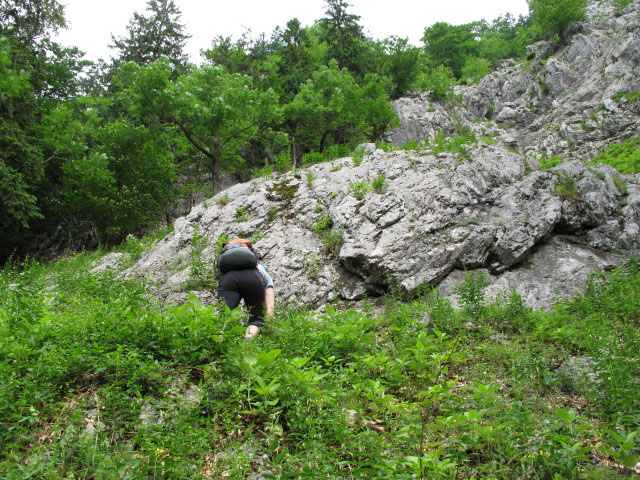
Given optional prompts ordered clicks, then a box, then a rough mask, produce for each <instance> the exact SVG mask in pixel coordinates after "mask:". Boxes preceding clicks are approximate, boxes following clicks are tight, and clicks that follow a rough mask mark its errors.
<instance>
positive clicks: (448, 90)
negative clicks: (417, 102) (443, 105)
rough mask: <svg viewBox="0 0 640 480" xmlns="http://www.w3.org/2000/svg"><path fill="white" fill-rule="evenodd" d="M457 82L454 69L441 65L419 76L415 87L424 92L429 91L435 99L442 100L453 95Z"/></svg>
mask: <svg viewBox="0 0 640 480" xmlns="http://www.w3.org/2000/svg"><path fill="white" fill-rule="evenodd" d="M455 84H456V78H455V75H454V74H453V71H452V70H451V69H450V68H449V67H445V66H443V65H439V66H437V67H436V68H433V69H431V70H430V71H429V72H427V73H423V74H421V75H420V76H418V79H417V80H416V84H415V88H416V89H417V90H419V91H422V92H429V95H430V97H431V98H432V99H433V100H436V101H442V100H447V99H450V98H451V97H452V96H453V87H454V85H455Z"/></svg>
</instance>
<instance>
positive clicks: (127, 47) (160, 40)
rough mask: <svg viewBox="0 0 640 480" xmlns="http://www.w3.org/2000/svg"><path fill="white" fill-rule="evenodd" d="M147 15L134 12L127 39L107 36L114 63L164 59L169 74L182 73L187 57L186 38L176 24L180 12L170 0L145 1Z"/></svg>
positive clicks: (145, 63)
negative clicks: (111, 43)
mask: <svg viewBox="0 0 640 480" xmlns="http://www.w3.org/2000/svg"><path fill="white" fill-rule="evenodd" d="M147 11H148V12H149V15H148V16H146V17H145V16H143V15H141V14H139V13H137V12H136V13H134V14H133V18H132V19H131V20H130V21H129V26H128V27H127V30H128V36H127V37H122V38H116V37H115V36H113V35H112V36H111V40H112V41H113V45H112V46H111V47H112V48H115V49H117V50H118V51H119V55H118V58H117V60H116V64H120V63H123V62H135V63H137V64H139V65H148V64H149V63H151V62H153V61H155V60H158V59H160V58H161V57H167V58H168V59H169V63H170V65H171V68H172V70H173V71H178V70H183V69H184V67H185V65H186V63H187V60H188V57H187V55H186V54H185V53H184V44H185V42H186V41H187V39H189V38H190V36H189V35H186V34H185V33H184V25H182V24H181V23H180V16H181V12H180V9H179V8H178V7H176V5H175V3H174V1H173V0H149V1H148V2H147Z"/></svg>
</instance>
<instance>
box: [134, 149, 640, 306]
mask: <svg viewBox="0 0 640 480" xmlns="http://www.w3.org/2000/svg"><path fill="white" fill-rule="evenodd" d="M470 156H471V160H465V159H462V158H460V157H458V156H456V155H452V154H447V155H442V156H439V157H434V156H433V155H430V154H428V153H426V152H419V153H416V152H404V151H399V152H390V153H387V152H383V151H381V150H375V151H373V152H371V153H369V154H366V155H365V156H364V159H363V161H362V163H361V164H360V165H358V166H355V165H354V163H353V161H352V159H350V158H344V159H340V160H337V161H335V162H333V163H327V164H321V165H316V166H313V167H311V168H309V169H307V170H306V171H305V172H300V173H288V174H286V175H282V176H280V177H276V178H270V179H257V180H253V181H251V182H249V183H245V184H241V185H236V186H234V187H232V188H230V189H229V190H227V191H226V193H225V194H221V196H220V197H217V198H213V199H211V200H209V201H208V202H207V204H206V206H205V205H204V204H202V205H199V206H197V207H196V208H194V209H193V210H192V211H191V213H190V214H189V215H187V216H186V217H183V218H181V219H179V220H177V221H176V222H175V225H174V231H173V233H171V234H170V235H169V236H168V237H166V238H165V239H164V240H163V241H161V242H160V243H159V244H158V245H157V246H156V248H155V249H154V250H152V251H151V252H149V253H147V254H145V255H144V256H143V257H142V258H141V259H140V260H139V261H138V263H137V264H136V265H135V266H134V267H133V268H131V269H130V270H129V273H130V274H136V275H144V276H146V277H147V278H149V279H151V280H152V281H153V282H154V283H155V284H157V285H158V292H157V293H158V294H159V295H160V296H162V297H163V298H167V299H169V300H170V301H173V302H179V301H183V300H184V298H185V297H186V292H183V291H182V289H183V287H184V285H185V283H186V282H187V280H188V279H189V271H190V270H189V262H190V255H191V239H192V238H193V235H194V232H196V231H197V232H199V234H200V235H204V236H206V237H207V239H208V243H209V246H208V247H207V248H205V249H204V250H203V252H202V258H203V259H205V260H206V261H209V262H211V261H212V260H213V257H214V251H215V245H216V241H217V239H218V238H219V237H220V236H221V235H222V234H227V235H230V236H232V237H234V236H242V237H251V236H254V237H255V236H256V235H257V236H259V237H260V238H259V239H258V240H257V241H256V242H255V247H256V249H257V250H258V251H259V253H260V254H261V258H262V261H263V263H265V264H266V265H267V266H268V268H269V271H270V273H271V274H272V277H273V279H274V281H275V284H276V290H277V294H278V299H279V301H284V302H293V303H296V304H307V305H316V306H321V305H323V304H325V303H327V302H331V301H334V300H344V301H356V300H359V299H361V298H363V297H364V296H365V295H368V296H371V295H374V296H375V295H380V294H382V293H384V292H385V291H388V290H390V289H399V290H400V291H401V292H404V293H405V294H408V295H411V294H413V293H414V292H415V291H416V289H417V288H418V287H419V286H420V285H422V284H425V283H429V284H432V285H437V284H439V283H440V282H442V281H443V280H445V279H446V278H447V277H448V276H449V274H450V272H452V270H455V269H474V268H487V269H489V270H490V271H491V272H493V274H495V275H499V274H501V275H502V277H504V278H505V279H510V278H512V277H513V276H514V275H515V273H513V272H514V270H513V269H514V267H517V266H518V264H520V263H521V262H523V261H525V260H527V258H528V257H529V256H530V255H531V253H532V252H535V251H537V247H538V246H540V245H546V244H547V243H548V241H549V239H551V238H553V237H554V236H555V235H556V234H557V233H558V232H560V233H571V234H573V235H577V236H580V238H581V241H582V242H583V243H588V242H591V243H592V244H593V246H594V247H599V248H605V249H606V248H616V249H621V248H623V247H628V248H627V250H629V251H638V247H639V245H638V243H637V240H636V239H632V238H631V235H632V233H633V231H634V229H638V221H639V198H640V194H639V193H638V186H637V182H636V180H637V179H635V177H628V180H629V185H630V186H629V187H628V188H627V193H626V196H624V195H623V194H622V192H620V191H619V189H618V187H617V186H616V183H615V181H614V180H613V175H614V173H613V172H612V171H611V169H609V168H607V167H602V168H600V169H594V168H592V167H586V166H585V165H583V164H582V163H580V162H577V161H574V162H568V163H565V164H562V165H559V166H558V167H555V168H554V169H551V170H549V171H539V170H533V171H528V170H527V168H526V167H525V162H524V159H523V158H522V157H521V156H520V155H518V154H515V153H511V152H509V151H507V150H505V149H504V148H502V147H499V146H495V145H492V146H487V145H479V146H477V147H475V148H472V149H471V150H470ZM382 175H384V181H385V183H386V187H385V188H384V190H381V191H379V192H376V191H366V189H365V190H363V191H361V192H360V194H361V198H356V196H354V193H353V192H354V184H355V182H357V181H360V182H363V183H362V184H363V185H371V184H372V181H373V179H375V178H382ZM297 177H300V178H297ZM302 178H304V179H307V180H306V181H302ZM567 181H570V183H571V182H572V184H573V185H574V188H575V191H573V192H571V194H570V195H569V194H567V195H564V196H563V194H561V193H558V186H559V185H560V184H561V183H562V182H567ZM634 182H636V183H634ZM222 195H224V197H225V199H226V200H227V201H228V203H226V204H221V203H222V202H218V199H219V198H221V197H222ZM623 196H624V198H625V199H626V200H625V201H626V202H627V205H626V206H625V207H624V208H622V209H621V205H620V204H619V201H620V200H621V199H622V198H623ZM239 208H244V209H246V211H247V212H248V216H247V218H239V217H238V214H237V211H238V209H239ZM325 216H328V217H331V219H332V221H333V229H334V230H335V231H338V232H341V238H342V241H341V242H340V243H337V244H334V245H329V246H327V245H325V243H324V242H326V239H325V240H324V241H323V235H324V234H325V232H322V231H318V230H317V228H315V225H316V224H317V222H318V220H319V219H321V218H322V217H325ZM612 222H617V223H616V228H612ZM622 231H626V232H627V236H626V237H623V236H621V233H620V232H622ZM338 236H340V234H338ZM552 244H553V243H552ZM554 245H555V244H554ZM566 245H567V244H563V249H562V252H564V254H565V257H566V258H565V260H566V261H567V262H569V263H570V261H573V260H574V259H575V258H576V257H581V255H583V253H580V252H583V251H590V250H589V249H588V248H587V247H578V246H574V247H573V251H572V250H571V249H568V250H567V247H566ZM589 248H590V247H589ZM585 249H586V250H585ZM547 250H548V248H546V249H545V248H542V247H541V251H543V252H546V251H547ZM576 252H578V253H576ZM593 255H595V254H593ZM596 257H597V255H596ZM544 258H547V259H548V262H549V263H548V264H545V268H547V269H548V270H549V271H550V272H552V273H554V274H558V273H559V272H563V271H565V270H566V269H564V267H563V266H562V265H563V263H562V261H561V260H562V255H560V253H558V251H557V249H556V250H551V251H550V253H548V254H547V255H546V256H544ZM598 258H599V257H598ZM617 258H618V257H616V259H617ZM554 262H555V266H553V265H554ZM612 262H613V260H611V261H610V262H609V263H607V264H606V265H607V266H608V265H610V264H612ZM595 266H600V265H599V264H597V262H595V261H592V262H591V264H589V263H588V262H587V264H585V266H584V268H581V269H580V272H586V271H587V270H588V269H589V268H591V269H593V267H595ZM563 269H564V270H563ZM525 270H526V271H531V270H530V268H529V269H525ZM585 275H586V273H585ZM585 275H571V278H569V279H567V278H564V279H563V280H560V279H559V278H558V279H555V280H553V279H552V280H553V281H556V280H557V281H558V284H561V283H562V284H571V285H572V287H571V288H574V287H575V288H576V289H577V288H578V287H579V286H580V285H581V284H582V282H583V281H584V279H585ZM502 277H496V278H502ZM554 278H555V277H554ZM540 279H545V280H544V282H542V283H543V284H540V283H541V282H540ZM552 280H549V281H547V280H546V277H545V276H544V275H542V276H540V275H538V276H536V277H533V278H532V279H531V283H526V282H525V281H524V280H523V282H525V283H523V285H529V286H530V287H531V288H532V289H533V287H532V286H531V285H532V283H533V282H534V281H537V282H538V283H539V284H540V285H539V286H538V287H537V290H536V289H533V290H536V291H539V290H540V289H542V290H544V291H547V290H549V289H552V288H553V282H552ZM504 281H505V282H506V281H507V280H504ZM445 285H446V283H445ZM200 296H201V298H202V299H203V301H205V303H211V302H213V301H214V300H215V297H214V296H213V295H212V294H211V292H206V291H203V292H200ZM523 296H524V297H525V299H526V300H527V301H528V302H530V303H531V304H532V305H536V306H539V305H541V304H543V303H544V301H546V300H549V298H550V296H549V295H548V294H547V293H544V292H543V293H529V294H527V295H523Z"/></svg>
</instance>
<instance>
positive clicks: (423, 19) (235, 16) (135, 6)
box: [57, 0, 528, 63]
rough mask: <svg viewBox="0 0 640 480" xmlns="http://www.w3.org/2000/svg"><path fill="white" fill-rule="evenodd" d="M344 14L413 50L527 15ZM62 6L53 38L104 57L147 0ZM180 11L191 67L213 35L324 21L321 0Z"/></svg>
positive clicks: (488, 0)
mask: <svg viewBox="0 0 640 480" xmlns="http://www.w3.org/2000/svg"><path fill="white" fill-rule="evenodd" d="M347 1H348V3H349V4H350V5H351V7H349V9H348V12H349V13H352V14H355V15H360V17H361V18H360V24H361V25H362V26H363V27H364V30H365V33H366V34H367V35H369V36H371V37H373V38H376V39H383V38H385V37H388V36H391V35H396V36H399V37H408V38H409V41H410V42H411V43H413V44H414V45H416V46H422V42H421V41H420V38H421V37H422V34H423V32H424V29H425V27H428V26H430V25H433V24H434V23H435V22H441V21H442V22H448V23H451V24H453V25H459V24H462V23H468V22H471V21H474V20H480V19H483V18H484V19H486V20H489V21H490V20H493V19H494V18H496V17H498V16H499V15H503V14H505V13H507V12H509V13H511V14H513V15H514V16H516V17H517V16H518V15H526V14H527V13H528V7H527V2H526V0H484V1H481V0H347ZM60 3H61V4H63V5H66V9H65V17H66V19H67V23H68V24H69V28H68V30H65V31H62V32H61V33H60V34H59V35H58V37H57V40H58V41H59V42H60V43H62V44H63V45H66V46H76V47H78V48H80V50H82V51H84V52H86V58H88V59H90V60H97V59H98V58H101V57H102V58H105V59H107V58H108V57H110V56H111V55H112V54H113V53H114V51H113V50H112V49H110V48H108V45H109V44H110V43H111V34H112V33H113V34H114V35H115V36H117V37H120V36H124V35H125V33H126V27H127V24H128V23H129V20H130V19H131V17H132V16H133V13H134V12H139V13H142V14H144V15H145V16H146V14H147V13H146V0H108V1H105V0H60ZM175 3H176V5H177V6H178V7H179V8H180V10H181V11H182V23H183V24H184V25H185V27H186V28H185V30H186V33H188V34H189V35H191V36H192V37H191V38H190V39H189V40H188V41H187V44H186V51H187V53H188V54H189V56H190V59H191V61H192V62H194V63H199V62H200V60H201V58H200V53H199V52H200V50H201V49H207V48H208V47H209V46H210V45H211V41H212V40H213V38H214V37H216V36H218V35H222V36H231V37H233V38H234V39H237V38H238V37H239V36H240V35H241V34H242V33H243V31H244V30H245V27H246V28H250V29H251V31H252V34H253V36H254V37H256V36H258V35H259V34H260V33H262V32H264V33H266V34H267V38H269V37H270V35H271V32H272V31H273V29H274V28H275V27H276V26H277V25H280V26H281V27H285V25H286V23H287V21H289V20H290V19H292V18H294V17H297V18H298V19H299V20H300V22H301V23H302V25H304V26H308V25H311V24H312V23H313V22H314V21H315V20H319V19H320V18H322V17H324V12H325V10H326V3H325V2H324V0H270V1H267V0H235V1H233V0H231V1H230V0H176V1H175Z"/></svg>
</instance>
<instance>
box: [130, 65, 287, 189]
mask: <svg viewBox="0 0 640 480" xmlns="http://www.w3.org/2000/svg"><path fill="white" fill-rule="evenodd" d="M118 82H119V84H120V85H121V87H122V89H123V90H122V93H121V95H120V98H121V99H122V101H123V103H124V104H126V105H128V111H129V113H130V115H131V116H132V118H134V119H137V120H138V121H141V122H143V123H144V124H145V125H147V126H148V127H149V128H151V127H152V126H156V128H160V129H162V130H164V131H166V130H167V129H174V130H175V131H176V132H177V133H178V134H180V135H181V136H183V138H184V139H185V140H186V142H188V144H189V145H190V146H191V147H192V149H193V150H194V151H195V152H198V153H199V154H201V155H204V157H205V158H206V159H207V161H208V163H207V165H208V168H209V172H210V174H211V184H212V187H215V183H216V181H217V177H218V175H219V173H220V171H221V170H226V171H237V170H238V169H239V168H240V167H241V166H242V165H243V164H244V158H242V156H241V155H240V152H241V150H242V149H243V148H245V147H247V146H248V145H249V144H250V143H251V141H252V140H254V139H257V138H258V137H262V136H266V137H269V136H271V135H273V131H272V130H273V125H274V124H275V123H277V122H278V121H279V115H280V110H279V108H278V98H277V96H276V95H275V93H274V92H273V91H272V90H267V91H265V92H262V91H259V90H256V89H254V88H252V87H251V79H250V78H249V77H247V76H245V75H239V74H231V73H229V72H227V71H226V69H225V68H224V67H221V66H216V65H203V66H201V67H199V68H195V69H193V71H191V72H189V73H188V74H185V75H183V76H181V77H179V78H178V79H177V80H175V81H172V80H171V69H170V66H169V64H168V62H167V61H166V60H158V61H156V62H153V63H151V64H149V65H148V66H146V67H140V66H138V65H135V64H133V63H128V64H126V65H125V66H124V68H123V71H122V72H121V75H120V76H119V78H118Z"/></svg>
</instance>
